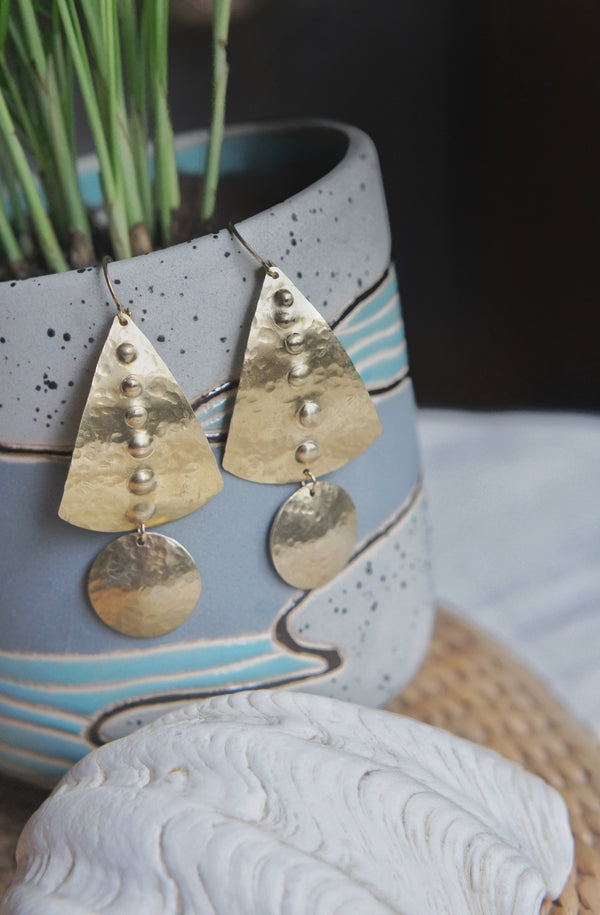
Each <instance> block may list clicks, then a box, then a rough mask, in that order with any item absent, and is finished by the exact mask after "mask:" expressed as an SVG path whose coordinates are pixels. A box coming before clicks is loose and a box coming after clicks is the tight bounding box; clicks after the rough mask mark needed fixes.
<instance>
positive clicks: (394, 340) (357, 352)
mask: <svg viewBox="0 0 600 915" xmlns="http://www.w3.org/2000/svg"><path fill="white" fill-rule="evenodd" d="M334 327H335V332H336V334H337V337H338V339H339V340H340V342H341V343H342V345H343V346H344V348H345V349H346V351H347V352H348V355H349V356H350V358H351V359H352V361H353V362H354V365H355V366H356V369H357V371H358V374H359V375H360V377H361V378H362V380H363V382H364V383H365V385H366V387H367V389H368V390H369V391H370V392H371V393H372V394H374V395H376V392H377V391H381V390H384V389H387V388H390V387H392V386H393V385H395V384H398V383H399V382H400V381H402V379H403V378H404V377H405V376H406V375H407V374H408V356H407V352H406V338H405V335H404V321H403V320H402V308H401V304H400V295H399V292H398V280H397V278H396V272H395V270H394V268H393V267H390V269H389V271H388V273H387V276H386V277H385V279H384V280H383V283H382V284H381V285H380V286H378V287H377V289H376V290H375V291H374V292H373V293H372V294H371V295H370V296H367V297H366V298H365V299H363V300H362V301H360V302H359V303H358V304H357V305H356V306H355V307H354V308H352V309H351V310H349V311H348V312H347V313H346V314H345V315H344V317H343V318H342V320H341V321H339V323H337V324H335V322H334ZM234 403H235V391H225V392H222V393H219V394H215V396H214V397H211V398H210V400H207V401H206V402H205V403H203V404H202V405H201V406H200V407H199V408H198V410H197V411H196V415H197V417H198V419H199V421H200V423H201V425H202V428H203V429H204V432H205V433H206V435H209V436H212V437H216V436H220V435H224V434H226V433H227V430H228V428H229V421H230V418H231V413H232V411H233V405H234Z"/></svg>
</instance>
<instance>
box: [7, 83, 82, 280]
mask: <svg viewBox="0 0 600 915" xmlns="http://www.w3.org/2000/svg"><path fill="white" fill-rule="evenodd" d="M0 136H1V137H2V139H3V140H4V143H5V144H6V149H7V151H8V154H9V155H10V158H11V161H12V163H13V166H14V170H15V172H16V174H17V177H18V179H19V181H20V184H21V187H22V189H23V195H24V197H25V200H26V201H27V206H28V207H29V212H30V213H31V217H32V220H33V225H34V229H35V233H36V235H37V238H38V241H39V244H40V248H41V250H42V253H43V255H44V258H45V260H46V263H47V264H48V266H49V267H50V269H51V270H54V271H55V272H56V273H62V272H63V271H64V270H68V269H69V268H68V265H67V262H66V260H65V258H64V256H63V253H62V251H61V248H60V245H59V243H58V239H57V237H56V234H55V232H54V229H53V228H52V224H51V222H50V219H49V218H48V214H47V213H46V210H45V208H44V204H43V203H42V200H41V198H40V195H39V192H38V189H37V187H36V185H35V181H34V179H33V175H32V173H31V169H30V168H29V163H28V161H27V157H26V155H25V151H24V150H23V147H22V146H21V143H20V142H19V140H18V138H17V134H16V131H15V128H14V124H13V121H12V118H11V116H10V112H9V110H8V106H7V104H6V101H5V98H4V94H3V93H2V92H0Z"/></svg>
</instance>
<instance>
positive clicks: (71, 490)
mask: <svg viewBox="0 0 600 915" xmlns="http://www.w3.org/2000/svg"><path fill="white" fill-rule="evenodd" d="M110 260H111V259H110V258H104V260H103V261H102V269H103V271H104V277H105V280H106V283H107V286H108V289H109V291H110V294H111V296H112V298H113V300H114V302H115V305H116V307H117V315H116V317H115V318H114V320H113V324H112V327H111V330H110V333H109V335H108V337H107V340H106V342H105V344H104V347H103V349H102V352H101V354H100V358H99V360H98V364H97V366H96V371H95V374H94V378H93V380H92V386H91V388H90V393H89V395H88V399H87V402H86V405H85V408H84V411H83V415H82V418H81V422H80V425H79V431H78V433H77V440H76V442H75V449H74V451H73V458H72V460H71V466H70V469H69V474H68V476H67V481H66V483H65V490H64V494H63V498H62V501H61V504H60V508H59V511H58V513H59V515H60V517H61V518H63V519H64V520H65V521H68V522H69V523H70V524H74V525H76V526H78V527H83V528H86V529H88V530H93V531H136V533H135V534H127V535H126V536H124V537H120V538H119V539H118V540H115V541H113V542H112V543H111V544H109V545H108V546H107V547H106V548H105V549H104V550H103V551H102V552H101V553H100V555H99V556H98V557H97V558H96V560H95V562H94V564H93V565H92V569H91V571H90V575H89V579H88V593H89V596H90V600H91V602H92V606H93V607H94V609H95V611H96V613H97V614H98V615H99V616H100V618H101V619H103V620H104V622H105V623H107V624H108V625H109V626H112V628H113V629H116V630H118V631H119V632H123V633H125V634H126V635H132V636H145V637H151V636H157V635H163V634H164V633H166V632H170V631H171V630H172V629H175V628H176V627H177V626H179V625H180V624H181V623H182V622H184V620H185V619H187V617H188V616H189V615H190V613H191V612H192V610H193V609H194V607H195V606H196V603H197V601H198V597H199V596H200V588H201V583H200V575H199V573H198V570H197V568H196V566H195V563H194V561H193V559H192V557H191V556H190V554H189V553H188V552H187V550H185V549H184V548H183V547H182V546H181V544H179V543H178V542H177V541H176V540H173V539H172V538H171V537H166V536H164V535H163V534H158V533H147V532H146V528H147V527H148V526H150V525H152V526H154V525H158V524H164V523H166V522H168V521H174V520H175V519H176V518H181V517H183V516H184V515H187V514H190V513H191V512H193V511H195V510H196V509H197V508H199V507H200V506H201V505H204V503H205V502H208V500H209V499H211V498H212V497H213V496H215V495H216V494H217V493H218V492H219V491H220V490H221V488H222V486H223V480H222V477H221V474H220V473H219V469H218V467H217V463H216V461H215V458H214V456H213V453H212V450H211V447H210V445H209V443H208V441H207V439H206V436H205V435H204V433H203V431H202V428H201V427H200V424H199V423H198V421H197V419H196V417H195V415H194V412H193V410H192V408H191V406H190V405H189V403H188V402H187V400H186V398H185V396H184V394H183V392H182V391H181V389H180V388H179V386H178V384H177V382H176V381H175V379H174V377H173V375H172V374H171V373H170V371H169V370H168V368H167V366H166V365H165V363H164V362H163V360H162V359H161V358H160V356H159V355H158V353H157V352H156V350H155V349H154V347H153V346H152V344H151V343H150V341H149V340H148V339H147V337H145V336H144V334H143V333H142V332H141V330H140V329H139V328H138V327H136V325H135V324H134V322H133V319H132V317H131V312H130V311H129V309H127V308H125V307H124V306H123V305H122V304H121V302H120V301H119V299H118V296H117V294H116V292H115V289H114V286H113V284H112V282H111V280H110V276H109V274H108V263H109V262H110Z"/></svg>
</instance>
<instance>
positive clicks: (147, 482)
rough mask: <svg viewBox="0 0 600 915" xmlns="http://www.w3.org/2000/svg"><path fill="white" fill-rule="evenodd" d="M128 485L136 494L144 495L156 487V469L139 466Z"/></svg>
mask: <svg viewBox="0 0 600 915" xmlns="http://www.w3.org/2000/svg"><path fill="white" fill-rule="evenodd" d="M127 485H128V486H129V489H130V491H131V492H133V493H135V495H136V496H144V495H146V493H148V492H152V490H153V489H156V486H157V480H156V476H155V474H154V471H153V470H151V469H150V468H149V467H139V468H138V469H137V470H134V471H133V473H132V474H131V476H130V477H129V483H128V484H127Z"/></svg>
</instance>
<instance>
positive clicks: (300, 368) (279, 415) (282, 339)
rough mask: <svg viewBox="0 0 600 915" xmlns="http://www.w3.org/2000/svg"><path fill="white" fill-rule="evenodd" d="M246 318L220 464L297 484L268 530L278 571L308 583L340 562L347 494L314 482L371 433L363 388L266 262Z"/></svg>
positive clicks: (373, 418)
mask: <svg viewBox="0 0 600 915" xmlns="http://www.w3.org/2000/svg"><path fill="white" fill-rule="evenodd" d="M229 229H230V231H231V232H232V233H233V234H234V235H235V236H236V237H237V238H238V240H239V241H240V242H241V243H242V244H243V245H244V247H245V248H246V249H247V250H248V251H249V252H250V253H251V254H252V256H253V257H255V258H256V259H257V260H258V262H259V263H260V264H261V265H262V267H263V268H264V271H265V278H264V282H263V286H262V290H261V293H260V297H259V300H258V305H257V307H256V313H255V315H254V319H253V321H252V326H251V329H250V335H249V337H248V343H247V346H246V352H245V355H244V363H243V367H242V372H241V376H240V383H239V388H238V391H237V395H236V401H235V406H234V410H233V414H232V417H231V425H230V427H229V433H228V436H227V444H226V448H225V456H224V458H223V467H224V468H225V469H226V470H228V471H229V472H230V473H233V474H235V475H236V476H239V477H242V478H243V479H245V480H251V481H253V482H256V483H295V482H299V483H300V484H301V486H300V488H299V489H298V490H296V492H295V493H293V494H292V495H291V496H290V497H289V498H288V499H287V500H286V501H285V502H284V503H283V505H282V506H281V507H280V509H279V511H278V512H277V514H276V516H275V519H274V521H273V524H272V526H271V531H270V537H269V542H270V550H271V557H272V559H273V564H274V566H275V568H276V570H277V572H278V573H279V575H280V576H281V577H282V578H283V579H284V581H286V582H288V584H290V585H293V586H294V587H296V588H301V589H303V590H304V589H311V588H317V587H320V586H321V585H324V584H325V583H326V582H328V581H329V580H330V579H331V578H333V576H334V575H336V574H337V573H338V572H340V571H341V570H342V569H343V568H344V566H345V565H346V564H347V562H348V560H349V558H350V556H351V554H352V551H353V549H354V546H355V543H356V535H357V526H358V524H357V516H356V510H355V507H354V504H353V502H352V499H351V498H350V496H349V495H348V493H347V492H346V491H345V490H343V489H342V488H341V487H340V486H337V485H336V484H335V483H331V482H324V481H321V480H317V476H316V475H317V474H318V475H321V474H326V473H330V472H331V471H333V470H337V469H338V468H340V467H343V466H344V465H345V464H347V463H348V462H349V461H352V460H353V459H354V458H356V457H358V455H359V454H361V453H362V452H363V451H365V450H366V449H367V448H368V447H369V446H370V445H372V444H373V442H374V441H375V440H376V439H377V438H378V437H379V435H380V434H381V431H382V429H381V423H380V422H379V418H378V416H377V413H376V410H375V407H374V406H373V403H372V402H371V398H370V396H369V393H368V391H367V389H366V387H365V385H364V384H363V382H362V380H361V378H360V376H359V374H358V372H357V371H356V369H355V367H354V365H353V363H352V361H351V359H350V357H349V356H348V354H347V352H346V350H345V349H344V347H343V346H342V344H341V343H340V342H339V340H338V339H337V337H336V336H335V334H334V333H333V331H332V330H331V328H330V327H329V325H328V324H327V322H326V321H325V320H324V319H323V318H322V317H321V315H320V314H319V313H318V312H317V311H316V309H315V308H313V306H312V305H311V304H310V302H309V301H308V300H307V299H306V298H305V297H304V296H303V295H302V293H301V292H300V291H299V290H298V289H297V288H296V287H295V286H294V284H293V283H292V282H291V280H289V279H288V277H286V276H285V274H284V273H283V272H282V271H281V270H280V268H279V267H275V265H274V264H273V263H272V261H265V260H263V259H262V257H260V255H258V254H257V253H256V251H254V250H253V249H252V248H251V247H250V245H249V244H248V243H247V242H246V241H245V239H243V238H242V236H241V235H240V233H239V232H238V230H237V229H236V227H235V226H234V225H233V224H232V223H230V224H229Z"/></svg>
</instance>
